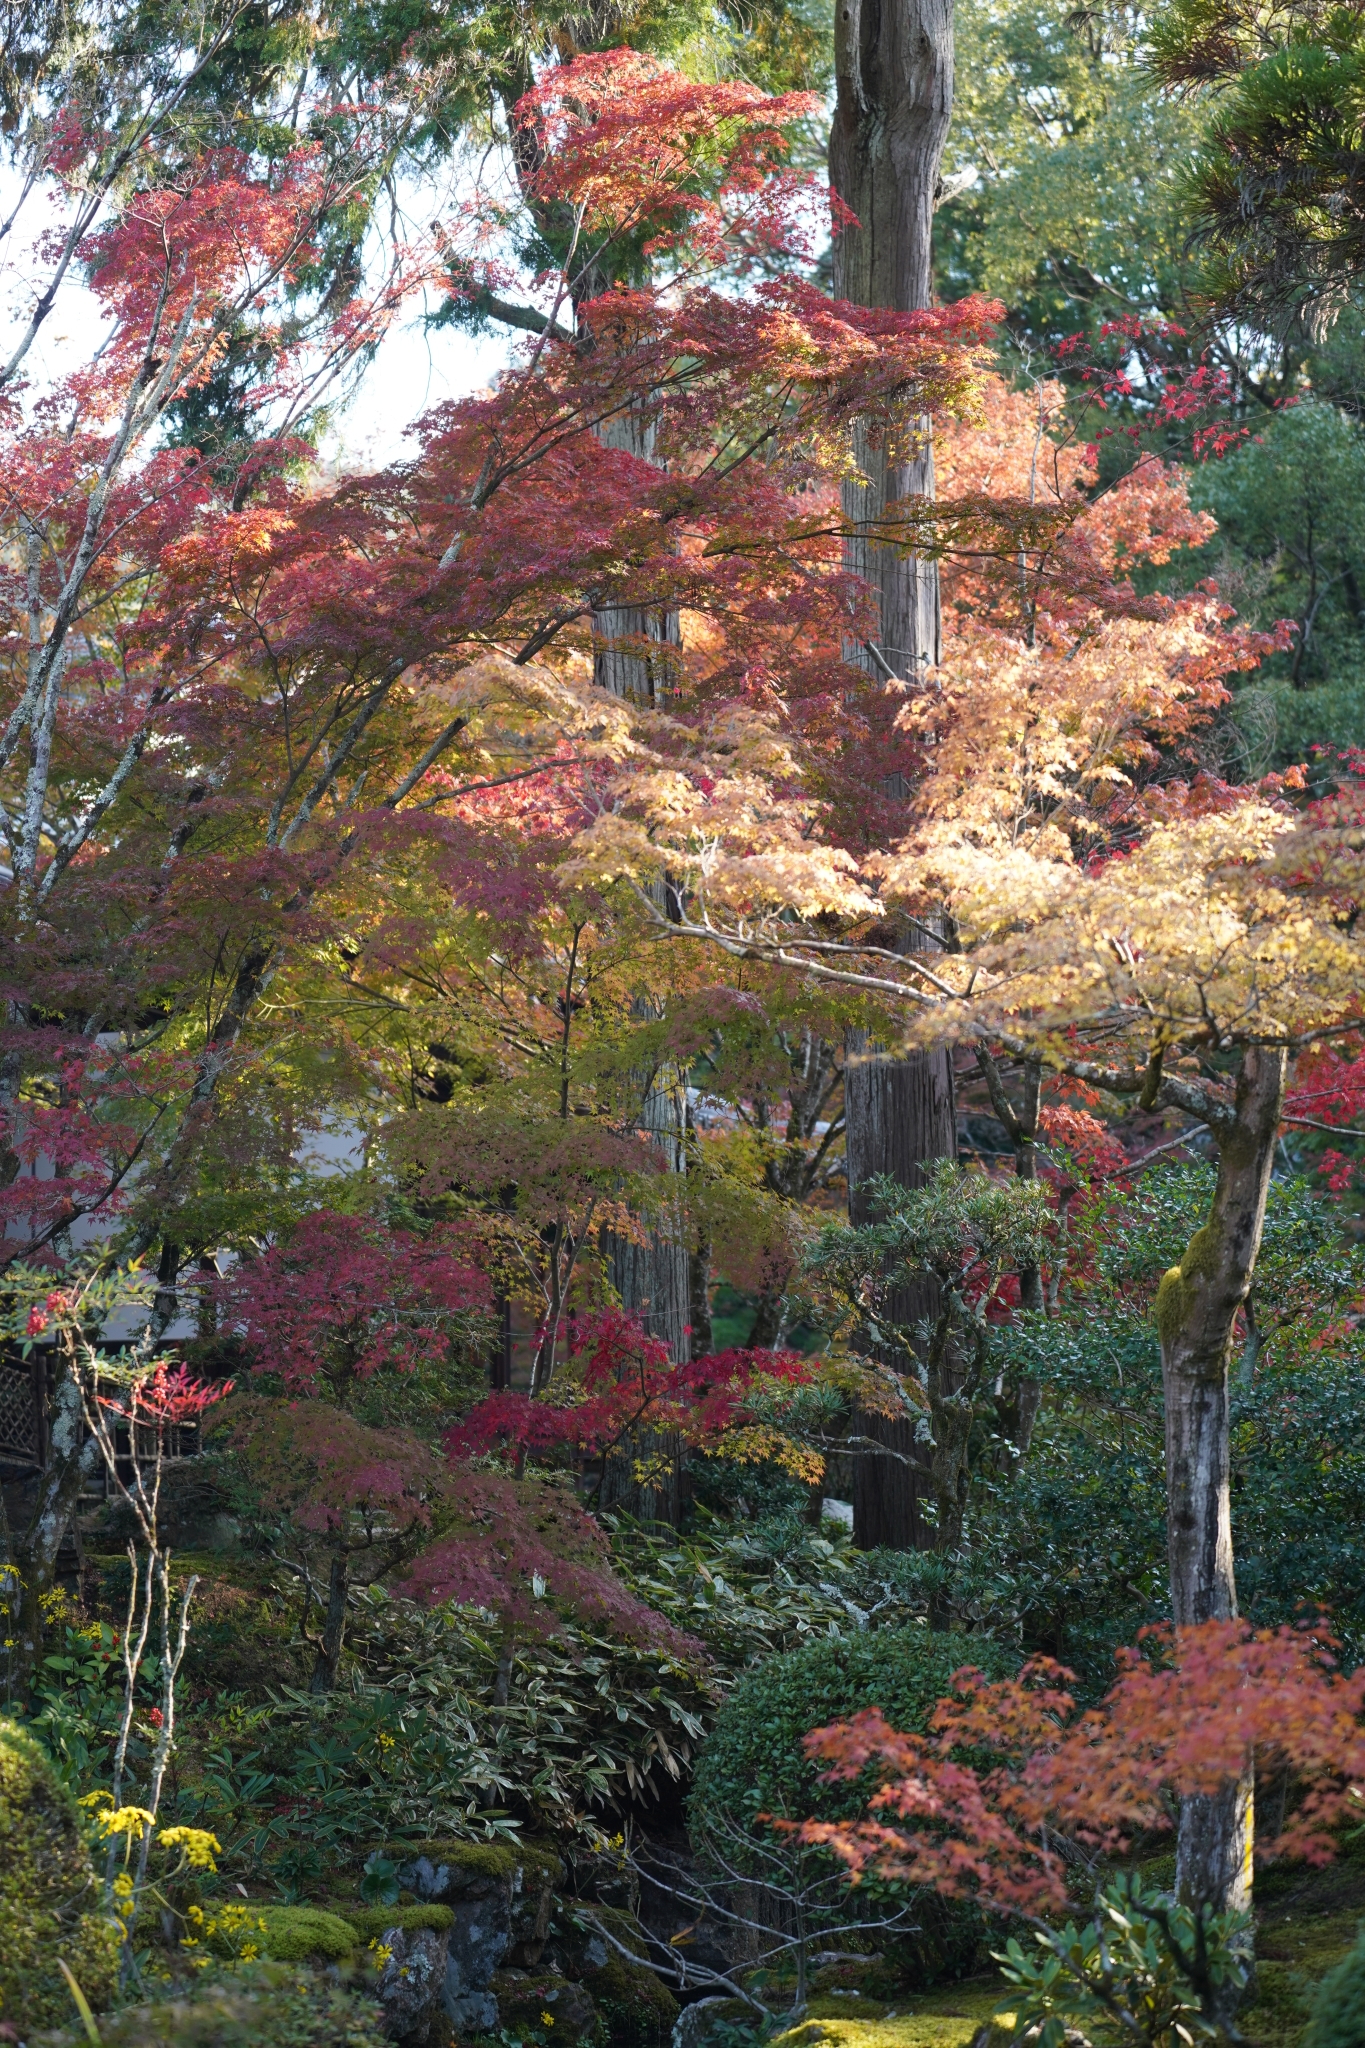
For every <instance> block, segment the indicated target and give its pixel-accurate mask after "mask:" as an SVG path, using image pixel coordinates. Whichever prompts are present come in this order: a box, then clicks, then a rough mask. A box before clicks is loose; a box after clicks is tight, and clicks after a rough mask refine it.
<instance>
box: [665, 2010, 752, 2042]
mask: <svg viewBox="0 0 1365 2048" xmlns="http://www.w3.org/2000/svg"><path fill="white" fill-rule="evenodd" d="M736 2004H737V2001H736V2000H735V1999H733V1998H697V1999H694V2000H693V2002H692V2004H691V2005H685V2006H684V2007H683V2009H682V2011H681V2012H680V2013H679V2014H678V2017H677V2019H676V2020H674V2022H673V2034H672V2048H700V2044H701V2043H702V2042H703V2041H704V2040H705V2039H706V2036H707V2033H708V2032H709V2030H710V2027H711V2024H712V2022H713V2021H714V2020H719V2019H729V2018H730V2017H731V2016H732V2015H733V2014H734V2013H735V2009H736Z"/></svg>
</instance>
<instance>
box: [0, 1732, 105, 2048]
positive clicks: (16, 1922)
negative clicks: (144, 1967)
mask: <svg viewBox="0 0 1365 2048" xmlns="http://www.w3.org/2000/svg"><path fill="white" fill-rule="evenodd" d="M121 1939H122V1932H121V1929H120V1927H119V1925H118V1923H117V1922H116V1921H115V1920H114V1919H113V1917H112V1916H111V1915H110V1914H108V1913H106V1912H103V1911H101V1910H100V1901H99V1890H98V1886H97V1884H96V1879H95V1872H94V1868H93V1866H92V1864H91V1860H90V1851H89V1848H88V1847H87V1844H86V1839H85V1835H84V1833H83V1831H82V1827H81V1818H80V1811H79V1809H78V1807H77V1806H76V1803H75V1801H74V1799H73V1798H72V1796H71V1794H70V1793H69V1792H68V1791H66V1789H65V1788H64V1787H63V1786H62V1785H61V1784H59V1783H58V1781H57V1778H56V1777H55V1775H54V1773H53V1770H52V1766H51V1764H50V1763H49V1762H48V1759H47V1757H46V1756H45V1754H44V1753H43V1751H42V1749H41V1748H40V1747H39V1745H38V1744H37V1743H36V1742H35V1741H34V1739H33V1737H32V1736H31V1735H30V1734H29V1733H28V1732H27V1730H26V1729H23V1728H20V1727H18V1726H17V1725H16V1724H15V1723H14V1722H13V1721H0V2020H4V2021H7V2022H8V2023H9V2024H10V2025H12V2026H16V2027H17V2028H18V2029H19V2032H20V2034H21V2035H23V2034H26V2033H27V2032H28V2031H29V2030H30V2029H32V2028H35V2027H44V2026H48V2027H51V2026H58V2025H60V2024H61V2023H62V2022H63V2021H65V2020H67V2019H69V2018H70V2017H71V2014H72V2010H73V2007H72V2001H71V1993H70V1991H69V1990H68V1988H67V1984H66V1979H65V1978H64V1977H63V1975H62V1973H61V1971H60V1970H59V1969H58V1967H57V1964H58V1959H59V1958H60V1960H61V1961H63V1962H65V1963H66V1965H67V1967H68V1969H70V1970H71V1972H72V1974H73V1975H74V1976H75V1979H76V1982H77V1983H78V1984H79V1985H80V1987H81V1989H82V1991H83V1992H84V1993H85V1996H86V1997H87V1998H88V1999H89V2001H90V2003H91V2005H92V2006H95V2007H96V2008H98V2007H100V2006H103V2005H104V2004H106V2003H107V2001H108V1999H109V1997H110V1995H111V1994H112V1992H113V1988H114V1983H115V1980H116V1977H117V1974H118V1952H119V1945H120V1941H121Z"/></svg>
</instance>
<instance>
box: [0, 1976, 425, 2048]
mask: <svg viewBox="0 0 1365 2048" xmlns="http://www.w3.org/2000/svg"><path fill="white" fill-rule="evenodd" d="M100 2040H101V2042H102V2043H103V2044H104V2048H391V2044H390V2043H389V2042H388V2040H387V2039H386V2037H385V2034H384V2032H383V2028H382V2025H381V2022H380V2014H379V2008H378V2006H377V2005H376V2004H375V2002H374V2000H373V1999H372V1998H366V1997H363V1996H359V1995H357V1994H356V1993H355V1992H353V1991H349V1990H347V1989H346V1988H345V1987H344V1986H343V1985H340V1984H335V1983H332V1982H330V1981H329V1980H328V1979H327V1978H326V1977H321V1976H314V1975H313V1974H312V1973H311V1972H305V1971H301V1970H300V1969H299V1968H298V1967H297V1965H296V1966H294V1967H293V1968H288V1967H286V1966H284V1965H282V1964H267V1965H264V1966H259V1967H257V1968H255V1969H247V1970H245V1971H242V1972H240V1973H237V1974H234V1976H233V1978H232V1980H231V1981H230V1982H227V1983H216V1984H204V1983H201V1984H198V1985H196V1987H195V1989H194V1992H193V1995H192V1996H190V1997H187V1998H177V1999H169V2000H166V2001H165V2002H164V2003H162V2004H158V2005H135V2006H130V2007H127V2008H125V2010H124V2011H123V2012H120V2013H117V2014H116V2015H114V2016H113V2017H112V2018H105V2019H101V2021H100ZM85 2042H86V2035H85V2032H84V2030H83V2029H72V2028H63V2030H62V2031H61V2033H60V2034H48V2035H44V2036H43V2037H41V2041H38V2040H35V2041H34V2042H33V2044H32V2048H85Z"/></svg>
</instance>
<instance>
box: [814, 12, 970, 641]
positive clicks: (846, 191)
mask: <svg viewBox="0 0 1365 2048" xmlns="http://www.w3.org/2000/svg"><path fill="white" fill-rule="evenodd" d="M834 62H835V73H836V78H837V82H838V96H837V101H836V105H835V112H834V124H833V127H832V128H831V130H830V138H829V177H830V185H831V187H832V189H833V191H834V192H835V194H836V195H837V197H838V198H839V199H840V200H842V202H843V204H844V205H845V206H846V207H847V208H848V209H849V211H850V213H852V214H853V215H854V216H855V217H856V224H853V223H850V224H848V225H845V226H843V227H841V228H840V229H839V230H838V232H837V233H836V235H835V237H834V293H835V297H836V298H840V299H849V300H851V301H852V302H853V304H855V305H858V306H875V307H881V308H885V309H887V310H888V311H892V312H899V313H912V312H916V311H918V310H920V309H921V308H922V307H925V306H927V305H928V304H929V300H930V294H931V290H932V284H933V229H934V202H935V199H936V197H937V195H938V190H939V167H940V165H941V163H942V160H943V146H944V143H945V142H946V141H947V139H948V123H949V120H950V119H951V116H952V111H953V8H952V0H838V4H837V6H836V8H835V15H834ZM902 452H903V453H905V454H906V455H907V456H908V459H907V460H905V461H902V462H899V463H897V462H895V461H894V460H892V461H891V462H888V460H887V456H888V451H887V450H886V449H885V448H883V447H878V446H874V445H873V444H872V442H871V441H870V440H869V438H868V436H867V434H866V433H865V432H863V431H862V430H861V429H859V430H858V431H857V432H856V433H855V436H854V454H855V457H856V459H857V463H858V467H859V469H860V470H861V471H862V474H863V477H864V479H865V481H863V482H861V483H855V482H849V483H846V484H845V486H844V511H845V514H846V516H847V517H848V518H850V519H851V520H857V521H859V522H860V523H861V522H864V521H877V520H880V519H881V518H882V517H883V516H884V515H885V512H886V509H887V507H888V505H891V504H893V503H894V502H895V501H896V500H897V499H901V498H906V497H929V498H932V496H933V495H934V451H933V443H932V440H931V439H930V436H929V430H928V423H927V422H925V423H924V425H923V427H922V430H921V433H920V436H919V439H918V443H917V445H916V446H915V447H914V448H913V449H911V450H908V451H902ZM846 560H847V565H848V567H849V568H850V569H852V570H854V571H855V573H856V574H858V575H860V576H862V577H864V578H865V579H866V580H867V582H869V583H871V584H872V585H873V586H874V587H875V588H876V589H877V591H878V592H879V593H880V597H881V641H880V645H879V652H880V654H881V656H882V660H883V661H884V662H885V664H886V666H887V667H888V668H889V669H890V670H891V671H892V672H893V674H895V675H898V676H905V677H911V678H913V677H916V676H919V675H922V673H923V671H924V669H925V668H926V667H928V666H931V665H933V664H935V663H936V662H937V661H938V659H939V632H940V613H939V588H938V565H937V563H936V562H933V561H926V560H923V559H921V558H918V557H915V556H907V555H902V554H900V553H898V552H897V551H895V550H894V549H890V548H882V547H875V546H873V545H872V544H871V543H870V542H868V541H865V540H863V539H862V538H861V537H859V538H855V539H854V540H852V541H851V542H850V543H849V546H848V549H847V555H846ZM851 652H852V655H853V658H854V659H855V660H858V661H859V662H860V663H861V664H862V665H863V666H864V667H867V668H869V669H871V670H872V672H873V673H877V674H880V673H882V672H883V671H882V669H881V667H880V665H879V664H878V662H877V661H876V658H875V657H874V656H873V655H871V654H870V653H869V652H868V651H867V650H866V649H865V648H861V647H860V648H857V649H854V650H851Z"/></svg>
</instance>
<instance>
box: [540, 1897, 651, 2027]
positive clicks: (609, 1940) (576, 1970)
mask: <svg viewBox="0 0 1365 2048" xmlns="http://www.w3.org/2000/svg"><path fill="white" fill-rule="evenodd" d="M623 1950H624V1951H625V1953H624V1954H623V1953H622V1951H623ZM551 1953H552V1954H553V1955H554V1957H555V1958H556V1959H557V1960H560V1961H561V1962H562V1964H563V1968H564V1971H565V1974H566V1975H568V1976H570V1977H575V1978H577V1979H578V1981H579V1982H580V1983H581V1984H582V1986H583V1988H584V1989H585V1990H586V1991H588V1992H589V1993H590V1994H591V1996H592V2002H593V2004H594V2005H595V2006H596V2007H597V2010H598V2012H599V2013H600V2014H601V2016H602V2021H603V2025H604V2026H605V2028H606V2033H607V2039H608V2041H609V2042H610V2044H611V2048H664V2044H665V2043H666V2042H667V2041H668V2039H669V2037H670V2035H671V2033H672V2031H673V2024H674V2021H675V2020H676V2019H677V2017H678V2001H677V1999H676V1998H675V1997H674V1996H673V1993H672V1992H671V1991H670V1990H669V1989H668V1987H667V1985H666V1984H664V1983H663V1982H662V1980H661V1979H660V1978H659V1977H657V1976H656V1975H655V1974H654V1972H653V1970H651V1969H650V1967H649V1964H648V1960H647V1959H648V1956H649V1943H648V1939H647V1937H646V1934H645V1931H644V1929H643V1927H641V1925H640V1923H639V1921H638V1920H636V1919H635V1918H634V1916H633V1915H632V1914H630V1913H627V1912H625V1911H623V1910H622V1909H621V1908H620V1907H619V1906H604V1905H601V1904H599V1903H598V1902H597V1901H595V1900H594V1901H593V1902H592V1903H591V1904H590V1905H589V1904H583V1905H580V1906H577V1907H573V1906H570V1907H569V1908H568V1910H567V1911H565V1912H563V1913H562V1914H561V1916H560V1922H559V1926H558V1929H557V1931H556V1934H555V1939H554V1945H553V1950H552V1951H551Z"/></svg>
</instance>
